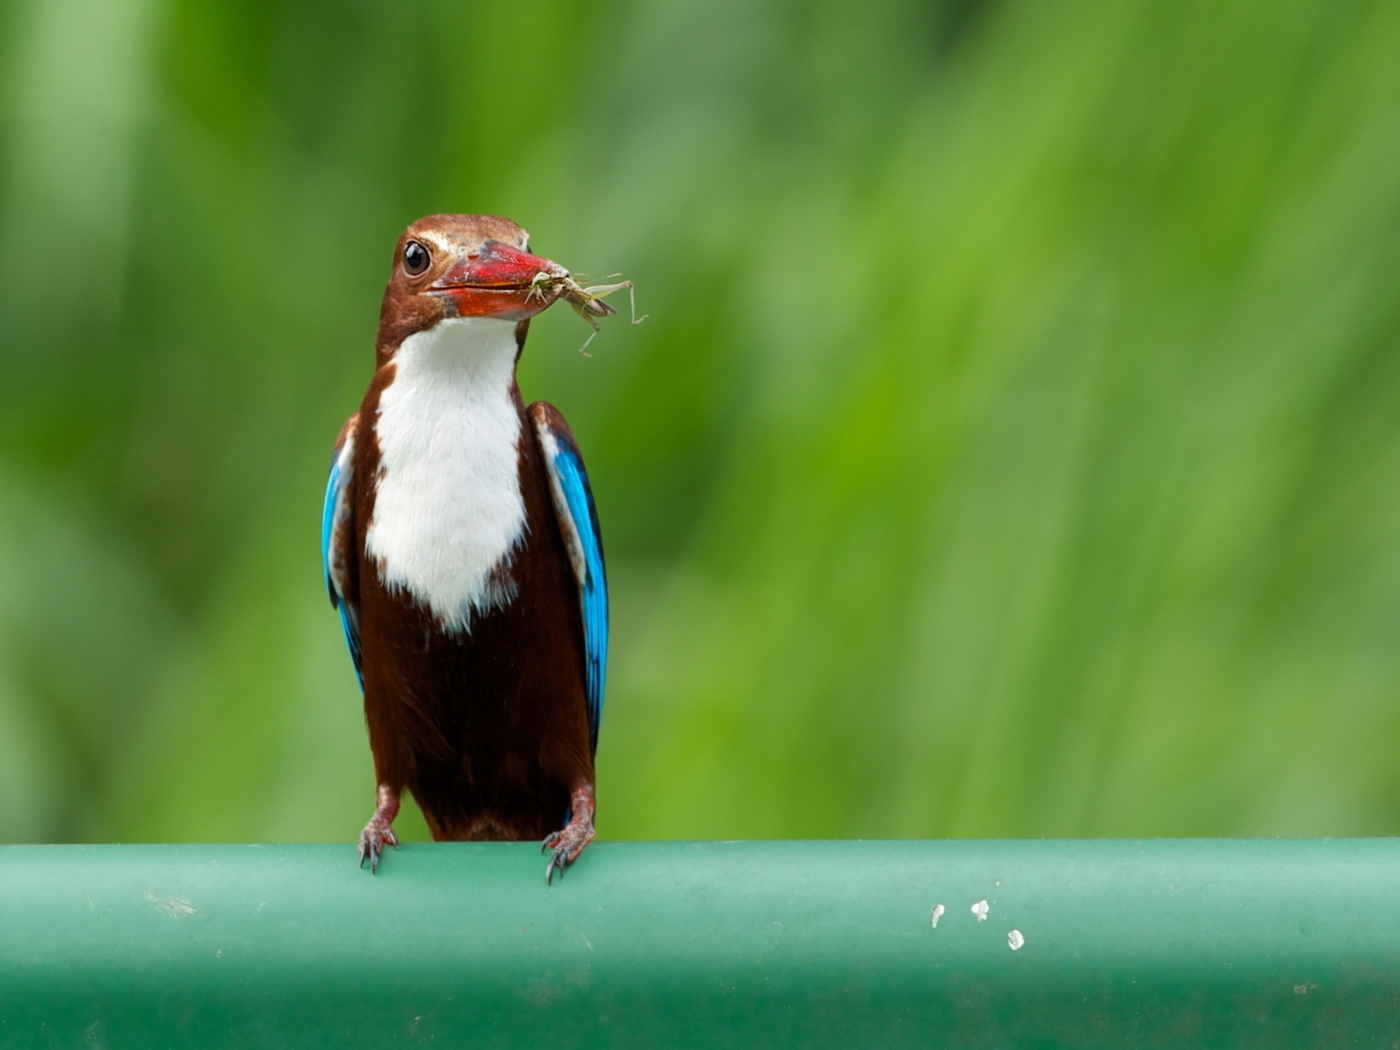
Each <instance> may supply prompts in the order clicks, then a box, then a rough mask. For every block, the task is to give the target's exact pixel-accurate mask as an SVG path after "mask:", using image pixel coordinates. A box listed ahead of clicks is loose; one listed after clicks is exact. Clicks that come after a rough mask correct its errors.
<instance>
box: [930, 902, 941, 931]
mask: <svg viewBox="0 0 1400 1050" xmlns="http://www.w3.org/2000/svg"><path fill="white" fill-rule="evenodd" d="M941 918H943V905H941V904H935V905H934V906H933V911H931V912H929V915H928V919H929V925H930V926H932V927H933V928H934V929H935V930H936V929H938V920H939V919H941Z"/></svg>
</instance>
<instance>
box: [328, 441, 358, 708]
mask: <svg viewBox="0 0 1400 1050" xmlns="http://www.w3.org/2000/svg"><path fill="white" fill-rule="evenodd" d="M347 440H348V439H347ZM341 462H342V457H341V449H340V448H337V449H336V455H335V459H334V460H332V461H331V474H330V478H329V479H328V480H327V481H326V500H325V503H324V505H323V506H322V509H321V565H322V568H323V569H324V570H325V574H326V590H327V591H329V592H330V596H331V607H332V608H334V609H336V610H337V611H338V612H339V613H340V626H341V629H342V630H343V631H344V632H345V644H346V646H347V647H348V648H349V649H350V659H351V660H353V661H354V662H355V677H356V678H357V679H359V682H360V689H361V690H363V689H364V687H365V676H364V674H363V672H362V671H361V670H360V629H359V623H358V622H357V621H358V617H356V615H355V608H354V606H353V605H352V604H351V603H350V601H349V600H348V599H347V598H346V596H345V595H344V594H342V593H341V589H340V585H339V584H338V583H337V581H336V578H335V573H334V571H333V569H332V560H333V557H332V555H333V551H332V549H331V545H332V544H333V543H335V542H336V529H335V525H336V516H337V512H338V509H339V507H340V503H341V500H342V499H343V498H345V495H346V493H345V483H346V480H347V479H346V476H345V472H344V471H342V469H341Z"/></svg>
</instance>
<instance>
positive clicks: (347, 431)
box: [321, 215, 608, 882]
mask: <svg viewBox="0 0 1400 1050" xmlns="http://www.w3.org/2000/svg"><path fill="white" fill-rule="evenodd" d="M541 275H544V276H541ZM565 287H571V288H577V285H576V284H573V283H572V281H571V279H570V278H569V271H568V270H567V269H565V268H564V267H562V266H559V265H558V264H556V263H554V262H551V261H550V260H548V259H545V258H542V257H540V256H537V255H533V254H531V252H530V239H529V235H528V234H527V233H526V232H525V231H524V230H523V229H521V228H520V227H519V226H517V225H516V224H515V223H513V222H511V221H510V220H508V219H504V218H501V217H499V216H492V215H430V216H427V217H425V218H422V219H419V220H418V221H417V222H415V223H413V224H412V225H410V226H409V227H408V228H407V229H406V230H405V231H404V232H403V234H402V235H401V236H400V237H399V240H398V243H397V245H396V246H395V249H394V261H393V268H392V270H391V272H390V277H389V281H388V284H387V286H386V288H385V291H384V299H383V302H382V304H381V307H380V315H379V327H378V332H377V335H376V340H375V370H374V375H373V377H372V378H371V380H370V383H369V387H368V389H367V390H366V392H365V395H364V398H363V400H362V401H361V403H360V408H359V411H358V412H356V413H355V414H354V415H352V416H351V417H350V418H349V419H348V420H347V421H346V423H345V425H344V427H342V428H341V431H340V435H339V437H338V439H337V440H336V443H335V448H334V452H333V454H332V462H331V469H330V477H329V479H328V482H327V485H326V494H325V502H324V508H323V513H322V528H321V545H322V553H323V562H324V570H325V579H326V586H327V588H328V590H329V592H330V600H331V605H332V607H333V608H334V609H336V610H337V611H338V612H339V614H340V621H341V626H342V628H343V630H344V634H345V641H346V643H347V645H348V647H349V650H350V656H351V659H352V660H353V662H354V666H355V673H356V675H357V676H358V678H359V682H360V688H361V691H362V694H363V699H364V713H365V721H366V724H367V727H368V731H369V743H370V750H371V753H372V755H373V759H374V773H375V781H376V805H375V809H374V813H373V815H372V816H371V817H370V819H369V821H368V823H366V824H365V826H364V829H363V831H362V832H361V833H360V839H359V857H360V866H361V867H364V864H365V862H366V861H368V862H369V865H370V872H371V873H374V872H376V871H377V870H378V867H379V864H380V860H381V856H382V854H383V852H384V850H385V847H387V846H394V847H397V845H398V837H397V836H396V834H395V832H394V829H393V823H394V818H395V817H396V816H397V815H398V812H399V807H400V803H401V800H402V796H403V792H405V791H407V792H409V793H410V794H411V795H412V796H413V798H414V799H415V801H416V802H417V803H418V806H419V808H420V809H421V810H422V813H423V815H424V817H425V818H426V820H427V824H428V828H429V830H430V831H431V833H432V837H433V839H434V840H435V841H464V840H466V841H482V840H498V841H499V840H508V841H521V840H538V841H541V842H542V847H541V851H542V852H548V853H549V854H550V856H549V860H548V862H547V865H546V868H545V879H546V881H547V882H552V881H553V877H554V875H555V874H559V875H560V876H561V877H562V875H563V872H564V870H565V868H566V867H567V866H568V865H570V864H572V863H574V862H575V861H576V860H577V859H578V857H579V854H580V853H582V852H583V849H584V847H585V846H587V845H588V843H589V842H591V841H592V840H593V837H594V826H593V818H594V814H595V808H596V786H595V785H596V781H595V775H594V762H593V760H594V755H595V753H596V751H597V746H598V727H599V721H600V718H601V716H602V709H603V689H604V684H605V678H606V670H607V649H608V589H607V577H606V571H605V568H604V563H603V545H602V536H601V533H600V531H599V526H598V512H597V509H596V506H595V504H594V500H593V492H592V488H591V486H590V485H589V480H588V474H587V472H586V471H585V469H584V464H583V457H582V455H581V454H580V452H579V448H578V443H577V442H576V441H575V440H574V436H573V433H572V432H571V431H570V429H569V425H568V423H566V422H565V420H564V417H563V415H562V414H561V413H560V412H559V411H558V410H557V409H556V408H554V406H552V405H550V404H548V403H546V402H543V401H536V402H534V403H533V404H530V405H528V406H527V405H526V404H525V402H524V400H523V399H522V397H521V394H520V387H519V385H518V383H517V381H516V365H517V362H518V361H519V358H520V353H521V351H522V349H523V348H524V345H525V336H526V333H527V331H528V329H529V324H530V318H531V317H533V316H534V315H536V314H538V313H539V312H540V311H542V310H543V309H545V308H546V307H548V306H549V305H551V303H552V302H553V301H554V300H555V299H556V298H557V297H558V294H559V292H558V291H557V289H562V288H565ZM551 288H553V289H556V291H551Z"/></svg>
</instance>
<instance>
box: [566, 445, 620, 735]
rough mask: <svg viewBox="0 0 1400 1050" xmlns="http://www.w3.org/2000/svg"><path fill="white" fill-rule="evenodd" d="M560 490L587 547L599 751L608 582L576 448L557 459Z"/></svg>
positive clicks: (591, 704) (588, 645)
mask: <svg viewBox="0 0 1400 1050" xmlns="http://www.w3.org/2000/svg"><path fill="white" fill-rule="evenodd" d="M555 469H556V470H558V472H559V487H560V489H561V490H562V491H563V493H564V500H565V502H566V503H567V504H568V507H569V515H570V516H571V517H572V518H573V519H574V526H575V528H577V529H578V534H579V540H580V542H581V543H582V545H583V560H584V566H585V570H586V571H585V575H584V579H583V585H582V587H581V588H580V592H581V593H580V599H581V604H582V609H583V636H584V653H585V655H586V658H587V661H588V667H587V670H588V674H587V682H588V729H589V732H590V734H591V735H592V741H593V748H594V750H595V751H596V750H597V748H598V726H599V724H600V723H601V722H602V719H603V687H604V686H605V685H606V682H607V670H608V581H607V576H606V574H605V572H604V568H603V544H602V537H601V534H600V533H599V530H598V511H597V509H596V508H595V507H594V505H593V492H592V490H591V489H590V488H589V485H588V475H587V473H585V471H584V469H583V461H582V459H580V458H579V455H578V452H577V450H576V449H573V448H570V447H568V446H564V447H561V448H560V450H559V456H558V458H557V459H556V460H555Z"/></svg>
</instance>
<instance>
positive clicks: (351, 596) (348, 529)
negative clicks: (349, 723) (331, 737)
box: [321, 414, 365, 689]
mask: <svg viewBox="0 0 1400 1050" xmlns="http://www.w3.org/2000/svg"><path fill="white" fill-rule="evenodd" d="M359 418H360V417H359V415H358V414H356V415H353V416H351V417H350V418H349V419H347V420H346V421H345V426H344V427H343V428H342V429H341V431H340V437H339V438H338V439H337V440H336V443H335V453H334V455H333V457H332V459H331V476H330V479H329V480H328V481H327V482H326V502H325V506H324V508H323V509H322V511H321V560H322V562H323V564H324V565H325V569H326V589H327V590H329V591H330V593H331V608H333V609H338V610H339V611H340V625H341V627H343V628H344V629H345V644H346V645H348V646H349V647H350V658H351V659H352V660H354V661H355V677H357V678H358V679H359V680H360V688H361V689H363V688H364V687H365V676H364V674H363V673H362V672H361V670H360V603H359V600H358V599H359V596H358V594H357V592H356V589H355V586H354V584H355V579H354V574H353V573H352V571H351V570H352V567H353V565H354V557H355V549H354V548H355V537H354V532H355V529H354V499H353V494H354V491H355V470H354V462H355V426H356V423H358V421H359Z"/></svg>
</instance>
